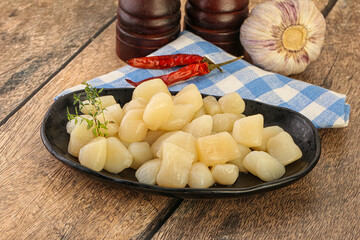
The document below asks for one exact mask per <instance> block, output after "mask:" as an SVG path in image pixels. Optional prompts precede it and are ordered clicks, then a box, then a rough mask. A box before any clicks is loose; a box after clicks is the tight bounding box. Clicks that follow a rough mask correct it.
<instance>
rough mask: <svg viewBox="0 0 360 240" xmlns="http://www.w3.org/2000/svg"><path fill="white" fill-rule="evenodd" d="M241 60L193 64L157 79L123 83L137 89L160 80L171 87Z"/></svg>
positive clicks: (127, 80) (128, 80)
mask: <svg viewBox="0 0 360 240" xmlns="http://www.w3.org/2000/svg"><path fill="white" fill-rule="evenodd" d="M241 58H243V56H241V57H238V58H235V59H233V60H230V61H227V62H223V63H220V64H209V63H207V62H204V63H195V64H191V65H188V66H185V67H182V68H180V69H179V70H177V71H175V72H172V73H170V74H166V75H162V76H158V77H151V78H147V79H144V80H142V81H140V82H134V81H131V80H130V79H125V81H126V82H128V83H129V84H131V85H132V86H134V87H137V86H138V85H140V84H141V83H143V82H146V81H149V80H152V79H155V78H160V79H161V80H163V81H164V83H165V84H166V86H171V85H173V84H176V83H180V82H183V81H185V80H188V79H189V78H191V77H195V76H201V75H205V74H208V73H210V72H211V71H212V70H214V69H215V68H220V67H221V66H224V65H226V64H229V63H232V62H235V61H237V60H239V59H241Z"/></svg>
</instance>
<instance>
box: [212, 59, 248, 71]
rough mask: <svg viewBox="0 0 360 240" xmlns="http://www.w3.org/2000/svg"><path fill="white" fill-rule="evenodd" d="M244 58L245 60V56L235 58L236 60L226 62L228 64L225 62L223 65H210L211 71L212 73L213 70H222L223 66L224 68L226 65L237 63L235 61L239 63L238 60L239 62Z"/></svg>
mask: <svg viewBox="0 0 360 240" xmlns="http://www.w3.org/2000/svg"><path fill="white" fill-rule="evenodd" d="M242 58H244V56H240V57H237V58H234V59H232V60H229V61H226V62H223V63H219V64H209V70H210V71H212V70H214V69H215V68H217V69H219V70H220V69H221V68H220V67H222V66H224V65H226V64H229V63H232V62H235V61H237V60H239V59H242ZM220 71H221V72H222V70H220Z"/></svg>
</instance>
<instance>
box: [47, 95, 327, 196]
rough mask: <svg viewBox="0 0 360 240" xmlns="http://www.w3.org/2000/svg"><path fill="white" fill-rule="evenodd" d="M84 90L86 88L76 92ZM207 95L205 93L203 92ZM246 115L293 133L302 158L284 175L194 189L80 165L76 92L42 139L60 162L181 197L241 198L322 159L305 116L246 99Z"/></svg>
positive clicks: (56, 107) (121, 98)
mask: <svg viewBox="0 0 360 240" xmlns="http://www.w3.org/2000/svg"><path fill="white" fill-rule="evenodd" d="M132 92H133V89H132V88H128V89H127V88H125V89H104V91H103V92H102V95H113V96H114V97H115V99H116V100H117V102H119V103H120V104H121V105H124V104H125V103H126V102H128V101H129V100H131V96H132ZM76 93H82V96H84V91H77V92H76ZM204 96H205V95H204ZM245 102H246V109H245V112H244V114H245V115H253V114H257V113H261V114H263V116H264V119H265V123H264V125H265V126H271V125H279V126H280V127H282V128H283V129H284V130H285V131H287V132H288V133H290V135H291V136H292V137H293V139H294V141H295V143H296V144H297V145H298V146H299V147H300V149H301V150H302V152H303V157H302V158H301V159H299V160H297V161H296V162H294V163H292V164H290V165H288V166H286V173H285V175H284V176H283V177H282V178H280V179H278V180H276V181H272V182H263V181H261V180H260V179H258V178H257V177H255V176H253V175H251V174H243V173H240V176H239V178H238V179H237V181H236V182H235V183H234V184H233V185H231V186H221V185H215V186H213V187H211V188H207V189H195V188H188V187H186V188H165V187H159V186H153V185H147V184H143V183H139V182H138V181H137V180H136V178H135V171H134V170H133V169H125V170H124V171H123V172H121V173H119V174H112V173H109V172H106V171H104V170H103V171H101V172H96V171H93V170H91V169H89V168H87V167H84V166H82V165H80V163H79V161H78V159H77V158H75V157H73V156H71V155H70V154H68V152H67V146H68V142H69V134H68V133H67V132H66V123H67V119H66V108H67V107H69V109H70V112H74V107H73V93H70V94H67V95H65V96H63V97H61V98H59V99H58V100H57V101H55V102H54V103H53V104H52V106H51V107H50V109H49V110H48V112H47V113H46V115H45V118H44V120H43V123H42V126H41V138H42V141H43V143H44V145H45V147H46V148H47V149H48V151H49V152H50V153H51V154H53V155H54V156H55V157H56V158H57V159H59V160H60V161H61V162H63V163H65V164H67V165H69V166H71V167H74V168H76V169H78V170H80V171H83V172H86V173H90V174H92V175H94V176H96V177H99V178H102V179H105V180H108V181H110V182H114V183H117V184H120V185H122V186H124V187H127V188H130V189H133V190H137V191H148V192H152V193H155V194H161V195H166V196H171V197H180V198H223V197H238V196H243V195H247V194H250V193H258V192H263V191H269V190H274V189H276V188H280V187H284V186H286V185H288V184H290V183H293V182H295V181H296V180H299V179H300V178H302V177H304V176H305V175H306V174H308V173H309V172H310V171H311V170H312V169H313V168H314V166H315V165H316V163H317V162H318V160H319V157H320V152H321V146H320V137H319V133H318V131H317V129H316V128H315V127H314V125H313V124H312V123H311V122H310V121H309V120H308V119H307V118H305V117H304V116H303V115H301V114H299V113H297V112H294V111H292V110H289V109H286V108H281V107H275V106H271V105H267V104H264V103H260V102H256V101H252V100H245Z"/></svg>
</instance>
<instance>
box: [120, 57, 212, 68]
mask: <svg viewBox="0 0 360 240" xmlns="http://www.w3.org/2000/svg"><path fill="white" fill-rule="evenodd" d="M126 62H127V63H128V64H129V65H130V66H132V67H136V68H146V69H166V68H171V67H175V66H181V65H190V64H194V63H203V62H207V63H212V62H211V61H210V60H209V59H208V58H206V57H201V56H199V55H196V54H173V55H163V56H152V57H141V58H133V59H130V60H128V61H126Z"/></svg>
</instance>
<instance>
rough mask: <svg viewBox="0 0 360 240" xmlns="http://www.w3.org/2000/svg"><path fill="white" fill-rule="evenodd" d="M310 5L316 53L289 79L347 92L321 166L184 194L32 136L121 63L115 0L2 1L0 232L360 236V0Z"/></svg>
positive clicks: (0, 235) (15, 235) (25, 235)
mask: <svg viewBox="0 0 360 240" xmlns="http://www.w3.org/2000/svg"><path fill="white" fill-rule="evenodd" d="M184 2H185V0H182V4H183V5H184ZM258 2H262V0H256V1H254V0H251V7H253V6H254V5H255V4H256V3H258ZM314 2H315V4H316V5H317V6H318V7H319V9H322V11H323V13H324V15H325V16H326V22H327V34H326V41H325V45H324V49H323V51H322V54H321V56H320V57H319V59H318V60H317V61H316V62H314V63H312V64H311V65H310V67H309V68H308V69H307V70H306V71H305V72H304V73H302V74H299V75H296V76H294V78H297V79H300V80H304V81H307V82H310V83H313V84H316V85H320V86H323V87H326V88H328V89H331V90H334V91H337V92H339V93H343V94H347V96H348V99H347V101H348V103H350V105H351V107H352V110H351V116H350V117H351V119H350V124H349V126H348V127H347V128H343V129H326V130H321V131H320V135H321V140H322V154H321V158H320V161H319V163H318V164H317V166H316V167H315V168H314V170H313V171H312V172H311V173H310V174H308V175H307V176H306V177H305V178H303V179H302V180H300V181H298V182H296V183H294V184H292V185H290V186H288V187H285V188H282V189H279V190H276V191H274V192H268V193H262V194H256V195H251V196H248V197H243V198H236V199H219V200H182V199H175V198H168V197H162V196H156V195H151V194H147V193H144V194H143V193H138V192H133V191H129V190H126V189H123V188H121V187H119V186H115V185H113V184H110V183H107V182H104V181H102V180H99V179H94V178H93V177H92V176H88V175H86V174H84V173H81V172H79V171H75V170H73V169H71V168H69V167H67V166H65V165H63V164H61V163H60V162H59V161H57V160H56V159H55V158H54V157H52V155H50V153H48V152H47V151H46V149H45V147H44V146H43V144H42V142H41V139H40V134H39V132H40V124H41V121H42V119H43V117H44V114H45V112H46V111H47V109H48V107H49V106H50V105H51V104H52V103H53V99H54V97H55V96H56V95H57V94H58V93H59V92H61V91H62V90H64V89H66V88H69V87H72V86H74V85H77V84H78V83H81V82H83V81H85V80H89V79H92V78H93V77H96V76H99V75H102V74H105V73H107V72H110V71H112V70H114V69H117V68H119V67H121V66H124V65H125V64H124V63H123V62H122V61H121V60H119V59H118V58H117V57H116V55H115V51H114V49H115V16H116V8H117V1H114V0H103V1H86V0H77V1H65V0H58V1H51V0H35V1H25V0H13V1H10V0H4V1H1V2H0V109H1V111H0V121H1V122H0V239H144V238H146V239H150V238H154V239H182V238H192V239H245V238H247V239H360V217H359V216H360V196H359V189H360V169H359V162H358V161H359V159H360V157H359V145H360V137H359V130H360V129H359V125H358V124H359V120H358V119H359V117H360V114H359V103H360V101H359V95H360V89H359V84H358V80H359V79H360V50H359V46H360V45H359V44H360V43H359V39H360V29H359V27H358V24H359V22H360V4H358V3H357V2H356V1H354V0H316V1H314Z"/></svg>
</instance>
